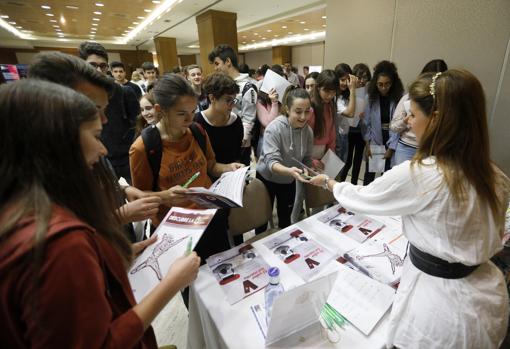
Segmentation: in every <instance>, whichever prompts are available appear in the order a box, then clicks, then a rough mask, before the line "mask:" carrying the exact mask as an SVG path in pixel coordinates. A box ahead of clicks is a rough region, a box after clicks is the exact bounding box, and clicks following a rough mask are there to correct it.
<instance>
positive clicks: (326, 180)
mask: <svg viewBox="0 0 510 349" xmlns="http://www.w3.org/2000/svg"><path fill="white" fill-rule="evenodd" d="M328 183H329V177H328V176H326V178H324V184H322V187H323V188H324V189H326V190H329V186H328Z"/></svg>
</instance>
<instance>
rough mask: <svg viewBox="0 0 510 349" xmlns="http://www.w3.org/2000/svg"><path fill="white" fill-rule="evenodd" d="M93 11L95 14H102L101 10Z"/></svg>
mask: <svg viewBox="0 0 510 349" xmlns="http://www.w3.org/2000/svg"><path fill="white" fill-rule="evenodd" d="M93 13H94V14H95V15H102V14H103V12H101V11H94V12H93Z"/></svg>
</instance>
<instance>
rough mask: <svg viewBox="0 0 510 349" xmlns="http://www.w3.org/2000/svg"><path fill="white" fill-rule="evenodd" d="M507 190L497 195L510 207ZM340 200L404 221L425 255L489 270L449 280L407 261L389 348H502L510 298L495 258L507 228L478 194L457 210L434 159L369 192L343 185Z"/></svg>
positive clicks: (404, 168) (405, 168) (394, 172)
mask: <svg viewBox="0 0 510 349" xmlns="http://www.w3.org/2000/svg"><path fill="white" fill-rule="evenodd" d="M501 176H504V175H501ZM504 180H506V181H508V178H506V177H505V178H504ZM498 182H501V181H498ZM507 188H508V185H506V186H505V188H498V189H497V192H498V193H501V194H502V195H504V200H505V202H508V191H507ZM333 194H334V196H335V198H336V200H338V202H339V203H340V204H341V205H342V206H344V207H345V208H347V209H349V210H352V211H354V212H359V213H365V214H374V215H381V216H385V215H401V216H402V229H403V232H404V234H405V235H406V237H407V239H408V240H409V242H410V243H412V244H413V245H414V246H416V247H417V248H418V249H420V250H422V251H424V252H427V253H429V254H431V255H433V256H436V257H439V258H442V259H444V260H446V261H448V262H460V263H463V264H466V265H476V264H481V266H480V267H478V268H477V269H476V270H475V271H474V272H473V273H472V274H470V275H469V276H467V277H465V278H462V279H443V278H439V277H434V276H430V275H428V274H425V273H423V272H422V271H420V270H418V269H417V268H416V267H415V266H414V265H413V264H412V263H411V261H410V260H409V258H407V259H406V262H405V264H404V269H403V272H402V276H401V281H400V286H399V288H398V291H397V293H396V296H395V301H394V303H393V308H392V312H391V317H390V330H389V336H388V340H387V346H388V347H392V346H397V347H399V348H498V347H499V345H500V343H501V342H502V340H503V339H504V337H505V334H506V329H507V323H508V293H507V290H506V285H505V282H504V279H503V275H502V273H501V272H500V271H499V269H497V267H496V266H495V265H494V264H493V263H492V262H490V261H489V259H490V258H491V257H492V256H494V254H496V253H497V252H498V251H500V250H501V249H502V248H503V244H502V240H501V238H502V235H503V229H504V227H503V225H501V224H496V222H495V220H494V218H493V215H492V211H491V209H490V207H489V206H488V205H486V204H484V203H483V202H481V201H480V200H478V198H477V194H476V191H475V189H474V188H470V189H469V190H468V194H467V197H466V200H465V204H464V205H461V206H459V205H457V204H456V203H455V202H454V200H453V199H452V196H451V194H450V192H449V190H448V187H447V186H446V183H444V182H443V176H442V173H441V171H440V169H439V167H438V166H437V165H436V163H435V160H434V158H429V159H426V160H425V161H424V164H423V165H415V166H413V167H411V165H410V162H409V161H405V162H403V163H402V164H400V165H399V166H396V167H394V168H393V169H391V170H390V171H388V172H386V173H385V174H384V175H383V176H382V177H379V178H377V179H376V180H375V181H374V182H372V183H371V184H370V185H368V186H365V187H363V186H355V185H352V184H350V183H346V182H342V183H337V184H335V186H334V188H333ZM500 225H501V226H500Z"/></svg>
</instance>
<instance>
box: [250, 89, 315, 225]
mask: <svg viewBox="0 0 510 349" xmlns="http://www.w3.org/2000/svg"><path fill="white" fill-rule="evenodd" d="M310 111H311V103H310V97H309V95H308V92H306V90H304V89H302V88H296V87H293V86H289V87H288V88H287V90H286V91H285V95H284V96H283V103H282V112H283V115H280V116H278V117H277V118H276V119H275V120H274V121H273V122H271V123H270V124H269V126H268V127H267V128H266V131H265V133H264V143H263V145H262V152H261V155H260V158H259V161H258V163H257V178H259V179H260V180H261V181H262V182H263V183H264V185H265V186H266V188H267V191H268V192H269V196H270V198H271V203H274V199H275V197H276V199H277V212H278V226H279V227H280V228H285V227H288V226H289V225H290V214H291V212H292V207H293V206H294V196H295V193H296V184H295V180H298V181H301V182H307V180H306V178H307V176H306V171H304V170H303V169H301V168H300V164H299V163H298V162H297V161H296V159H297V160H298V161H300V162H303V163H304V164H305V165H307V166H311V165H312V146H313V132H312V129H311V128H310V127H309V126H308V124H307V121H308V118H309V117H310ZM266 228H267V223H266V224H265V225H263V226H261V227H259V228H257V229H256V232H257V233H261V232H264V231H265V230H266Z"/></svg>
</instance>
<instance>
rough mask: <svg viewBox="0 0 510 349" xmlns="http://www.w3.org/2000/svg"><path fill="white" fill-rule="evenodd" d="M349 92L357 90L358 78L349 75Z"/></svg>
mask: <svg viewBox="0 0 510 349" xmlns="http://www.w3.org/2000/svg"><path fill="white" fill-rule="evenodd" d="M347 86H348V87H349V91H351V93H352V91H354V90H356V88H358V78H357V76H356V75H352V74H349V83H348V84H347Z"/></svg>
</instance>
